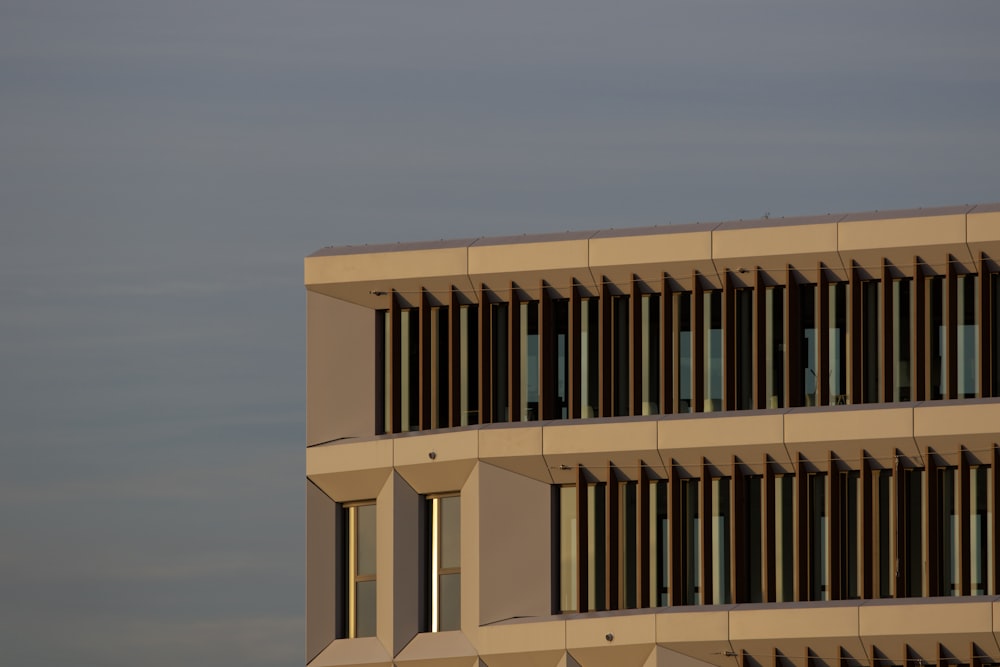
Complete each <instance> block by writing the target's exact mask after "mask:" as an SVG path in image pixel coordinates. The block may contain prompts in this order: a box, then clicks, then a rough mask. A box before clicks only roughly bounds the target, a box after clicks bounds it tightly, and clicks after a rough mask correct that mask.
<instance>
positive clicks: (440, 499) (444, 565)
mask: <svg viewBox="0 0 1000 667" xmlns="http://www.w3.org/2000/svg"><path fill="white" fill-rule="evenodd" d="M460 507H461V506H460V500H459V496H457V495H440V496H432V497H429V498H428V499H427V512H428V518H429V519H430V521H429V523H430V535H429V539H428V542H429V546H430V554H429V557H428V563H429V564H430V571H429V572H428V575H429V577H428V579H429V583H430V586H429V589H430V610H429V618H430V628H429V629H430V631H431V632H444V631H446V630H458V629H459V628H460V627H461V603H462V595H461V593H462V586H461V583H462V565H461V526H460V523H461V509H460Z"/></svg>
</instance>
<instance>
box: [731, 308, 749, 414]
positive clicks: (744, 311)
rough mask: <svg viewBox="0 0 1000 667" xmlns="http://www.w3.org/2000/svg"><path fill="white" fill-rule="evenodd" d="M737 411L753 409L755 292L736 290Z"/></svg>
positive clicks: (733, 333)
mask: <svg viewBox="0 0 1000 667" xmlns="http://www.w3.org/2000/svg"><path fill="white" fill-rule="evenodd" d="M729 335H732V336H736V346H735V347H736V409H737V410H750V409H752V408H753V355H754V349H753V290H751V289H741V290H736V326H735V327H734V328H733V330H732V331H731V332H729Z"/></svg>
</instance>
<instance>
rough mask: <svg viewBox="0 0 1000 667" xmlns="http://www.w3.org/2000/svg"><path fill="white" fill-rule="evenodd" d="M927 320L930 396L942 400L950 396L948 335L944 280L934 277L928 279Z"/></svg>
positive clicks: (932, 398)
mask: <svg viewBox="0 0 1000 667" xmlns="http://www.w3.org/2000/svg"><path fill="white" fill-rule="evenodd" d="M927 295H928V307H927V311H928V312H927V319H928V326H929V329H928V331H927V351H928V356H929V357H930V366H929V367H928V369H927V371H928V374H929V375H930V387H929V388H928V396H929V398H930V399H931V400H941V399H942V398H944V397H945V396H947V395H948V387H947V385H946V382H947V377H948V374H947V358H948V355H947V350H946V347H945V345H946V343H947V334H946V331H945V313H944V278H942V277H941V276H932V277H930V278H928V279H927Z"/></svg>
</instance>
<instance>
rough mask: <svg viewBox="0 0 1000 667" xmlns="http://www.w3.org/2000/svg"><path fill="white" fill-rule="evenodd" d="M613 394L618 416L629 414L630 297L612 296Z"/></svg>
mask: <svg viewBox="0 0 1000 667" xmlns="http://www.w3.org/2000/svg"><path fill="white" fill-rule="evenodd" d="M611 317H612V325H611V326H612V329H613V333H612V336H611V347H612V372H611V377H612V394H613V396H614V406H613V408H614V414H615V416H616V417H624V416H628V415H629V414H630V413H631V410H630V409H629V408H630V406H629V382H630V379H631V373H630V372H629V337H628V332H629V297H628V296H616V297H612V313H611Z"/></svg>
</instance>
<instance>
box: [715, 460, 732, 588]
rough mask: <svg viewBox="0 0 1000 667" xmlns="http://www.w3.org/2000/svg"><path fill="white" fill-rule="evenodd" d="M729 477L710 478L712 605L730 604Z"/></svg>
mask: <svg viewBox="0 0 1000 667" xmlns="http://www.w3.org/2000/svg"><path fill="white" fill-rule="evenodd" d="M729 492H730V478H729V477H714V478H712V525H711V530H712V600H711V602H712V604H728V603H729V602H732V597H731V595H730V588H731V587H730V581H729V573H730V563H731V554H730V544H729V535H730V522H729V517H730V514H729V507H730V504H729Z"/></svg>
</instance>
